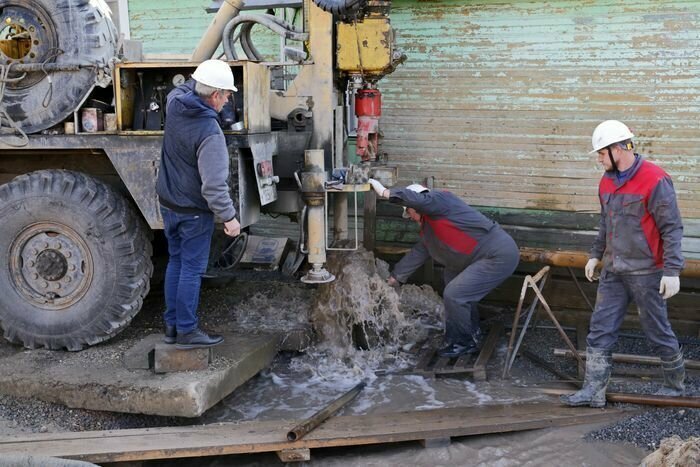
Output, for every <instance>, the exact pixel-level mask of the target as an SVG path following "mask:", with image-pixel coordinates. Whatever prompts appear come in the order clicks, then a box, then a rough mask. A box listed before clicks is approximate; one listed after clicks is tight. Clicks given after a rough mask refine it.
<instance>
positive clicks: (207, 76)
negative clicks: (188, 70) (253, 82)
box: [192, 59, 238, 91]
mask: <svg viewBox="0 0 700 467" xmlns="http://www.w3.org/2000/svg"><path fill="white" fill-rule="evenodd" d="M192 78H194V80H195V81H197V82H198V83H202V84H205V85H207V86H210V87H212V88H215V89H227V90H229V91H238V89H237V88H236V86H234V84H233V72H232V71H231V67H230V66H228V64H227V63H226V62H224V61H222V60H216V59H212V60H205V61H203V62H202V63H200V64H199V66H198V67H197V69H196V70H194V73H192Z"/></svg>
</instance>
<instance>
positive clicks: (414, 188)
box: [401, 183, 430, 219]
mask: <svg viewBox="0 0 700 467" xmlns="http://www.w3.org/2000/svg"><path fill="white" fill-rule="evenodd" d="M406 189H407V190H411V191H415V192H416V193H425V192H426V191H430V190H429V189H427V188H426V187H424V186H423V185H421V184H420V183H414V184H412V185H408V186H407V187H406ZM401 217H403V218H404V219H408V218H410V217H411V216H409V215H408V211H406V207H405V206H404V208H403V213H402V214H401Z"/></svg>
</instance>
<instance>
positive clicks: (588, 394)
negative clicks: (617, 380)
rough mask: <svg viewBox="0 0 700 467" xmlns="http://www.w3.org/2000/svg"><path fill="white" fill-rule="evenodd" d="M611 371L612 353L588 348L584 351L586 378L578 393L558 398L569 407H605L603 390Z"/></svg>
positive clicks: (606, 385)
mask: <svg viewBox="0 0 700 467" xmlns="http://www.w3.org/2000/svg"><path fill="white" fill-rule="evenodd" d="M611 371H612V352H610V351H608V350H602V349H594V348H591V347H588V348H587V349H586V377H585V379H584V381H583V387H582V388H581V390H580V391H577V392H575V393H573V394H566V395H563V396H561V397H559V400H560V401H561V402H562V403H563V404H564V405H568V406H570V407H579V406H582V405H589V406H591V407H605V389H606V388H607V387H608V381H609V380H610V372H611Z"/></svg>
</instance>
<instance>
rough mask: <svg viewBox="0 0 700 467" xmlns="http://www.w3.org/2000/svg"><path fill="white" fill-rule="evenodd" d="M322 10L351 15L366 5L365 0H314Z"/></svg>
mask: <svg viewBox="0 0 700 467" xmlns="http://www.w3.org/2000/svg"><path fill="white" fill-rule="evenodd" d="M314 3H315V4H316V5H317V6H318V7H319V8H321V9H322V10H323V11H328V12H330V13H333V14H334V15H340V16H353V15H355V14H357V13H359V12H360V11H362V9H363V8H364V7H365V6H366V5H367V0H314Z"/></svg>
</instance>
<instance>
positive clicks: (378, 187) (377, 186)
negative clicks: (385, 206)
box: [369, 178, 389, 198]
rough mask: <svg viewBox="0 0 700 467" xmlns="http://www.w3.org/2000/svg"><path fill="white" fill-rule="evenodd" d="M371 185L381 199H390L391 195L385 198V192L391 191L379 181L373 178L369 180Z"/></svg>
mask: <svg viewBox="0 0 700 467" xmlns="http://www.w3.org/2000/svg"><path fill="white" fill-rule="evenodd" d="M369 184H370V185H372V188H373V189H374V191H375V192H377V196H379V197H380V198H388V197H389V193H387V195H386V196H384V192H385V191H389V190H387V189H386V188H384V185H382V184H381V183H380V182H379V180H375V179H373V178H370V179H369Z"/></svg>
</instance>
